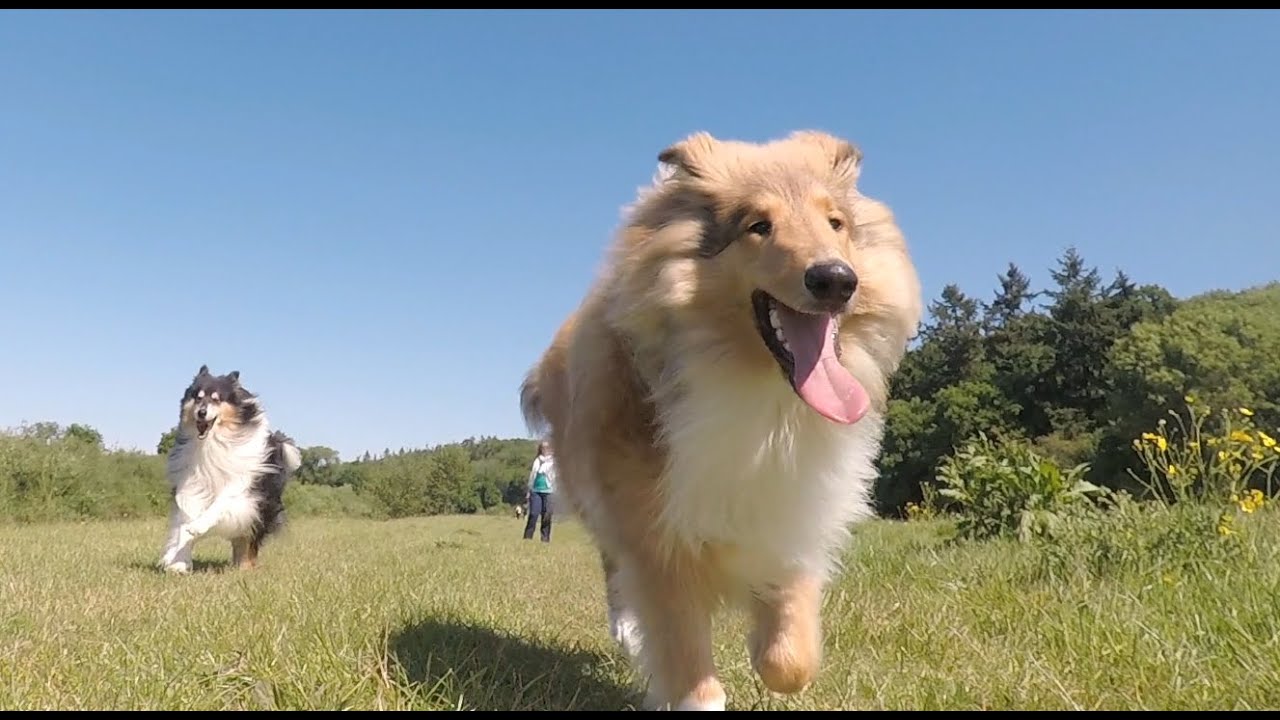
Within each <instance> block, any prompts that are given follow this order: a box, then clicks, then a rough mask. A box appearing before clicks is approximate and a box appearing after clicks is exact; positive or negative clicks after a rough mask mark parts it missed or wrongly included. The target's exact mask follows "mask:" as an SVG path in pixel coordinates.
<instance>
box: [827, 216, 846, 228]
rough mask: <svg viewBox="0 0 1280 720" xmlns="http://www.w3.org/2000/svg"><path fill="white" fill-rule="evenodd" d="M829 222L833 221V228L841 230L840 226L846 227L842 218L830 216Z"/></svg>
mask: <svg viewBox="0 0 1280 720" xmlns="http://www.w3.org/2000/svg"><path fill="white" fill-rule="evenodd" d="M827 222H829V223H831V229H832V230H835V231H836V232H840V228H842V227H844V221H843V220H841V219H840V218H834V217H833V218H830V219H829V220H827Z"/></svg>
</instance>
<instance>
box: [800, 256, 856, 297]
mask: <svg viewBox="0 0 1280 720" xmlns="http://www.w3.org/2000/svg"><path fill="white" fill-rule="evenodd" d="M804 286H805V287H806V288H808V289H809V292H810V293H812V294H813V298H814V299H815V300H817V301H818V302H823V303H846V302H849V298H851V297H853V291H854V290H856V289H857V287H858V276H857V275H855V274H854V272H853V268H851V267H849V266H848V265H846V264H844V263H842V262H839V261H836V262H827V263H820V264H818V265H811V266H809V269H808V270H805V272H804Z"/></svg>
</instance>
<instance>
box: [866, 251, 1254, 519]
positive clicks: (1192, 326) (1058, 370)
mask: <svg viewBox="0 0 1280 720" xmlns="http://www.w3.org/2000/svg"><path fill="white" fill-rule="evenodd" d="M1048 276H1049V277H1048V280H1049V282H1047V283H1045V284H1044V285H1043V286H1039V287H1037V286H1036V285H1035V284H1034V283H1033V282H1032V280H1031V278H1030V277H1028V275H1027V274H1025V273H1024V272H1023V270H1022V269H1021V268H1020V267H1018V266H1017V265H1016V264H1014V263H1010V264H1009V265H1008V266H1007V267H1006V269H1005V270H1004V271H1003V272H1002V273H1000V274H999V275H998V276H997V277H996V284H995V289H994V292H993V293H992V295H991V297H990V299H989V300H981V299H979V298H976V297H973V296H970V295H968V294H966V293H965V292H964V291H963V290H961V289H960V288H959V287H957V286H955V285H948V286H946V287H945V288H944V289H943V290H942V292H941V294H940V296H939V297H938V298H937V299H936V300H934V301H933V302H932V303H930V305H929V307H928V313H927V318H926V321H925V323H924V325H923V327H922V329H921V333H920V336H919V338H918V342H917V344H916V345H915V347H913V348H912V349H911V350H910V351H909V352H908V353H907V355H906V357H905V358H904V360H903V363H902V366H901V368H900V370H899V372H898V373H897V375H896V376H895V378H894V380H893V384H892V391H891V398H892V399H891V400H890V403H889V411H888V423H887V428H886V436H885V448H884V454H883V455H882V457H881V460H880V467H881V475H880V478H879V481H878V483H877V487H876V500H877V505H878V509H879V511H880V512H881V513H882V514H886V515H900V514H902V513H903V512H904V510H905V508H906V506H907V504H908V503H918V502H920V500H921V498H922V495H923V493H924V491H925V490H926V489H927V488H929V487H930V486H932V485H935V484H936V482H937V473H938V470H939V464H940V462H941V461H942V460H943V459H944V458H945V457H947V456H949V455H951V454H952V453H953V452H954V451H955V449H956V448H958V447H960V446H962V445H963V444H965V443H966V442H967V441H969V440H972V439H974V438H977V437H979V436H980V435H986V436H988V437H1001V438H1006V439H1010V440H1015V441H1017V440H1021V441H1026V442H1028V443H1030V444H1031V445H1032V446H1033V447H1034V448H1035V449H1036V450H1037V451H1038V452H1039V453H1041V454H1042V455H1044V456H1046V457H1049V458H1051V459H1053V460H1054V461H1056V462H1058V463H1060V464H1062V465H1064V466H1074V465H1076V464H1079V463H1082V462H1087V463H1089V465H1090V467H1089V469H1088V479H1089V481H1090V482H1093V483H1095V484H1098V485H1101V486H1103V487H1108V488H1112V489H1119V490H1127V491H1129V492H1132V493H1136V494H1141V493H1142V492H1143V488H1141V487H1139V486H1138V485H1137V484H1136V483H1134V481H1133V479H1132V476H1131V475H1130V472H1129V471H1131V470H1135V469H1136V468H1137V467H1138V465H1139V458H1138V456H1137V455H1136V454H1135V452H1134V450H1133V440H1134V438H1135V437H1137V436H1138V435H1139V434H1141V433H1142V432H1143V431H1145V430H1147V429H1150V428H1153V427H1155V426H1156V425H1157V423H1159V422H1160V420H1161V419H1164V418H1166V417H1168V413H1169V411H1170V409H1172V408H1174V407H1176V406H1178V405H1180V404H1181V403H1182V402H1183V398H1184V397H1188V396H1193V395H1194V396H1199V397H1201V398H1204V399H1205V401H1206V402H1208V403H1211V404H1213V405H1215V406H1218V407H1245V408H1247V409H1249V410H1250V411H1251V412H1253V413H1256V415H1257V421H1258V423H1259V424H1260V425H1265V426H1269V427H1275V426H1276V425H1277V423H1278V422H1280V413H1278V412H1277V409H1278V402H1280V354H1278V352H1280V284H1278V283H1271V284H1268V285H1265V286H1262V287H1257V288H1249V289H1245V290H1241V291H1236V292H1230V291H1213V292H1209V293H1204V294H1202V295H1198V296H1195V297H1191V298H1187V299H1181V300H1180V299H1178V298H1175V297H1174V296H1173V295H1172V294H1171V293H1170V292H1169V291H1167V290H1166V289H1164V288H1162V287H1160V286H1158V285H1152V284H1146V285H1139V284H1136V283H1135V282H1133V280H1132V279H1131V278H1130V277H1129V276H1128V275H1127V274H1125V273H1124V272H1123V271H1117V272H1116V273H1115V275H1114V276H1113V277H1111V278H1104V277H1103V275H1102V273H1100V272H1099V270H1098V269H1097V268H1096V267H1092V266H1090V265H1089V264H1088V263H1086V261H1085V260H1084V258H1083V257H1082V256H1081V255H1080V254H1079V253H1078V252H1077V251H1076V250H1075V249H1074V248H1068V249H1067V250H1066V251H1065V252H1064V253H1063V254H1062V255H1061V256H1060V257H1059V258H1058V259H1057V261H1056V263H1055V265H1054V267H1052V268H1050V270H1049V273H1048Z"/></svg>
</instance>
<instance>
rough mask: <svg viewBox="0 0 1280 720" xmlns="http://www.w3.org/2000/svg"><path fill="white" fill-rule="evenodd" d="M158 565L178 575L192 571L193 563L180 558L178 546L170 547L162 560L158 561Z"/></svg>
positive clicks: (164, 570)
mask: <svg viewBox="0 0 1280 720" xmlns="http://www.w3.org/2000/svg"><path fill="white" fill-rule="evenodd" d="M156 567H158V568H160V570H161V571H163V572H167V573H175V574H178V575H186V574H187V573H189V572H191V563H188V562H183V561H179V560H178V547H172V548H169V549H168V550H167V551H165V554H164V555H163V556H162V557H161V558H160V562H158V563H156Z"/></svg>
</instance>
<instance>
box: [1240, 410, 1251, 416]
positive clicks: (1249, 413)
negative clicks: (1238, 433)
mask: <svg viewBox="0 0 1280 720" xmlns="http://www.w3.org/2000/svg"><path fill="white" fill-rule="evenodd" d="M1240 414H1241V415H1243V416H1245V417H1253V411H1252V410H1250V409H1249V408H1240Z"/></svg>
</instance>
